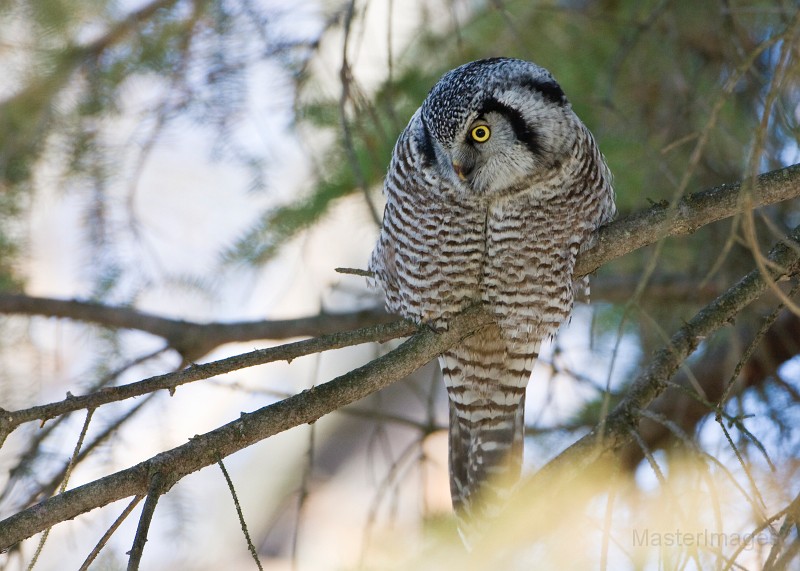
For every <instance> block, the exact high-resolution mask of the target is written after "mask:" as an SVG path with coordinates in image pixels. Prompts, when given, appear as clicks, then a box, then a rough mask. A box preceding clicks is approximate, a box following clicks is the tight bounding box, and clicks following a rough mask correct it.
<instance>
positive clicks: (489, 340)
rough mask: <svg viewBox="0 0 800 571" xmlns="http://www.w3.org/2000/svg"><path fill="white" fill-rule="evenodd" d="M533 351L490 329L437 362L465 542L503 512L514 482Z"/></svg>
mask: <svg viewBox="0 0 800 571" xmlns="http://www.w3.org/2000/svg"><path fill="white" fill-rule="evenodd" d="M537 350H538V347H525V348H523V349H519V348H517V349H516V350H511V349H510V348H509V346H508V344H507V342H506V341H505V340H503V339H502V338H501V337H500V333H499V330H498V329H497V328H496V327H489V328H486V329H483V330H481V331H480V332H478V333H477V334H475V335H473V336H471V337H469V338H467V339H465V340H464V341H462V342H461V344H459V345H458V346H457V347H455V348H453V349H452V350H450V351H448V352H447V353H445V354H444V355H442V357H441V358H440V363H441V366H442V373H443V376H444V379H445V385H446V387H447V392H448V395H449V397H450V399H449V400H450V439H449V440H450V493H451V495H452V498H453V507H454V508H455V511H456V515H457V516H458V517H459V520H460V522H459V528H460V531H461V533H462V538H464V540H465V543H469V542H470V540H471V539H472V538H474V536H475V535H476V534H477V533H479V532H480V529H481V528H483V527H484V526H485V524H486V522H487V520H491V519H492V518H493V517H495V516H496V515H498V514H499V513H500V511H502V509H503V508H504V506H505V504H506V502H507V500H508V497H509V495H510V494H511V492H512V491H513V489H514V486H515V485H516V483H517V481H518V480H519V476H520V472H521V469H522V449H523V439H524V431H525V420H524V414H525V387H526V385H527V383H528V379H529V378H530V375H531V369H532V368H533V363H534V362H535V359H536V356H537Z"/></svg>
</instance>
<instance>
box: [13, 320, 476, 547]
mask: <svg viewBox="0 0 800 571" xmlns="http://www.w3.org/2000/svg"><path fill="white" fill-rule="evenodd" d="M489 320H490V317H489V316H488V315H487V314H486V313H485V312H484V311H483V310H482V308H480V307H475V308H472V309H469V310H467V311H465V312H464V313H462V314H461V315H459V316H457V317H456V318H454V319H453V321H452V324H451V327H450V329H449V330H448V331H445V332H443V333H441V334H437V333H435V332H434V331H432V330H430V329H421V330H420V331H419V332H418V333H417V334H416V335H414V336H413V337H411V338H410V339H408V340H407V341H405V342H404V343H403V344H402V345H400V346H399V347H398V348H397V349H395V350H393V351H391V352H390V353H387V354H386V355H384V356H382V357H379V358H378V359H375V360H374V361H371V362H370V363H368V364H366V365H364V366H363V367H359V368H357V369H354V370H352V371H350V372H348V373H346V374H344V375H342V376H340V377H337V378H336V379H334V380H332V381H330V382H327V383H324V384H322V385H319V386H316V387H314V388H312V389H309V390H307V391H303V392H301V393H299V394H296V395H294V396H291V397H289V398H287V399H284V400H282V401H279V402H277V403H274V404H272V405H269V406H266V407H264V408H261V409H259V410H257V411H255V412H252V413H248V414H242V415H241V417H240V418H239V419H237V420H235V421H233V422H230V423H228V424H226V425H223V426H221V427H220V428H217V429H216V430H212V431H211V432H207V433H205V434H203V435H200V436H196V437H194V438H192V439H191V440H190V441H189V442H187V443H186V444H183V445H182V446H178V447H177V448H173V449H172V450H168V451H166V452H162V453H161V454H158V455H156V456H153V457H152V458H150V459H149V460H146V461H144V462H142V463H140V464H137V465H136V466H133V467H131V468H127V469H125V470H121V471H119V472H116V473H114V474H111V475H109V476H106V477H104V478H100V479H99V480H95V481H94V482H91V483H88V484H85V485H83V486H80V487H78V488H75V489H73V490H68V491H66V492H64V493H63V494H59V495H58V496H55V497H52V498H49V499H47V500H45V501H43V502H41V503H39V504H37V505H35V506H32V507H30V508H28V509H26V510H24V511H21V512H19V513H17V514H14V515H12V516H11V517H9V518H7V519H5V520H3V521H2V522H0V550H3V549H7V548H8V547H10V546H12V545H14V544H15V543H17V542H19V541H21V540H23V539H25V538H27V537H30V536H31V535H34V534H35V533H38V532H39V531H41V530H42V529H46V528H48V527H50V526H52V525H55V524H56V523H58V522H60V521H65V520H68V519H72V518H74V517H76V516H78V515H80V514H82V513H84V512H87V511H89V510H92V509H95V508H97V507H100V506H104V505H106V504H109V503H111V502H114V501H117V500H120V499H122V498H126V497H130V496H135V495H143V494H146V493H147V492H148V488H149V482H150V475H151V474H155V473H160V474H162V475H163V477H164V489H168V488H169V487H170V486H172V485H173V484H174V483H175V482H177V481H178V480H180V479H181V478H183V477H184V476H186V475H187V474H191V473H192V472H195V471H197V470H199V469H201V468H204V467H206V466H209V465H211V464H216V463H217V462H219V460H220V459H221V458H225V457H227V456H229V455H230V454H233V453H234V452H236V451H238V450H241V449H243V448H246V447H248V446H250V445H252V444H254V443H256V442H258V441H260V440H263V439H265V438H269V437H270V436H273V435H274V434H277V433H279V432H283V431H284V430H288V429H289V428H293V427H295V426H299V425H301V424H308V423H310V422H314V421H316V420H317V419H318V418H320V417H321V416H323V415H325V414H328V413H329V412H332V411H334V410H337V409H339V408H341V407H343V406H346V405H348V404H350V403H352V402H355V401H357V400H359V399H361V398H364V397H365V396H367V395H369V394H371V393H373V392H375V391H377V390H380V389H382V388H384V387H386V386H388V385H390V384H391V383H393V382H395V381H398V380H400V379H402V378H404V377H406V376H407V375H409V374H411V373H412V372H414V371H415V370H416V369H418V368H419V367H421V366H422V365H424V364H425V363H427V362H428V361H430V360H431V359H433V358H434V357H436V356H437V355H439V354H440V353H442V352H443V351H445V350H447V348H448V347H451V346H452V345H454V344H455V343H456V342H458V341H459V340H460V339H462V338H464V337H466V336H468V335H469V334H471V333H472V332H474V331H475V330H476V329H478V328H479V327H481V326H482V325H485V324H487V323H488V322H489ZM189 370H191V369H189Z"/></svg>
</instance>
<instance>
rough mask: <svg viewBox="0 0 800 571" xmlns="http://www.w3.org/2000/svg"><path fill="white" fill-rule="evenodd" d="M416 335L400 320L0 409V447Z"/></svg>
mask: <svg viewBox="0 0 800 571" xmlns="http://www.w3.org/2000/svg"><path fill="white" fill-rule="evenodd" d="M415 331H417V327H416V326H415V325H414V324H412V323H411V322H409V321H405V320H399V321H395V322H393V323H390V324H387V325H376V326H373V327H364V328H362V329H357V330H355V331H346V332H341V333H332V334H330V335H325V336H323V337H316V338H314V339H307V340H304V341H297V342H295V343H288V344H286V345H281V346H279V347H269V348H267V349H257V350H255V351H250V352H249V353H242V354H240V355H234V356H233V357H228V358H227V359H220V360H219V361H212V362H211V363H204V364H202V365H192V366H190V367H187V368H186V369H182V370H180V371H176V372H174V373H166V374H163V375H156V376H155V377H150V378H149V379H144V380H142V381H138V382H135V383H129V384H127V385H122V386H119V387H111V388H106V389H102V390H100V391H96V392H93V393H90V394H88V395H81V396H73V395H68V396H67V398H66V399H64V400H61V401H57V402H53V403H48V404H44V405H40V406H34V407H30V408H26V409H23V410H18V411H6V410H3V409H0V444H2V442H3V441H4V440H5V437H6V436H8V434H10V433H11V432H12V431H13V430H14V429H15V428H16V427H17V426H19V425H20V424H22V423H25V422H30V421H32V420H42V421H46V420H48V419H50V418H54V417H56V416H59V415H62V414H66V413H69V412H73V411H76V410H81V409H84V408H87V409H88V408H97V407H99V406H102V405H104V404H108V403H111V402H117V401H121V400H126V399H129V398H133V397H137V396H141V395H145V394H148V393H152V392H154V391H158V390H163V389H167V390H170V391H172V390H174V389H175V388H176V387H178V386H180V385H184V384H186V383H191V382H194V381H199V380H202V379H208V378H211V377H216V376H218V375H223V374H225V373H230V372H231V371H238V370H239V369H244V368H247V367H254V366H256V365H263V364H266V363H272V362H275V361H289V362H291V361H292V360H293V359H296V358H298V357H302V356H304V355H311V354H314V353H320V352H322V351H329V350H332V349H341V348H342V347H349V346H351V345H358V344H360V343H372V342H379V343H381V342H385V341H389V340H391V339H396V338H397V337H405V336H407V335H411V334H412V333H414V332H415Z"/></svg>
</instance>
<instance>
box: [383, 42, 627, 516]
mask: <svg viewBox="0 0 800 571" xmlns="http://www.w3.org/2000/svg"><path fill="white" fill-rule="evenodd" d="M384 192H385V193H386V197H387V203H386V209H385V211H384V215H383V225H382V228H381V232H380V237H379V239H378V243H377V245H376V246H375V249H374V251H373V252H372V256H371V259H370V262H369V269H370V270H371V271H372V272H373V274H374V276H375V279H376V280H377V282H379V284H380V286H381V287H382V288H383V290H384V292H385V294H386V305H387V308H388V310H389V311H391V312H393V313H398V314H400V315H403V316H405V317H407V318H410V319H412V320H414V321H416V322H417V323H428V324H430V325H432V326H433V327H434V328H446V327H447V325H448V321H449V320H450V319H451V318H452V317H453V316H454V315H455V314H457V313H459V312H460V311H462V310H464V309H466V308H467V307H468V306H470V305H473V304H475V303H478V302H482V303H483V304H484V305H485V306H486V308H487V309H488V310H489V312H490V313H491V314H492V315H493V316H494V321H493V323H492V324H491V325H488V326H486V327H484V328H483V329H481V330H479V331H478V332H477V333H475V334H474V335H472V336H470V337H468V338H466V339H464V340H463V341H462V342H461V343H460V344H459V345H457V346H455V347H454V348H453V349H451V350H449V351H447V352H446V353H444V354H443V355H442V356H441V357H440V358H439V362H440V364H441V368H442V373H443V377H444V382H445V386H446V388H447V392H448V395H449V405H450V437H449V447H450V462H449V463H450V491H451V494H452V498H453V506H454V508H455V510H456V513H457V514H458V515H459V516H460V518H461V519H462V528H463V526H464V525H466V526H467V528H473V527H474V526H475V525H476V524H477V523H478V522H481V521H485V520H486V518H487V516H492V515H494V514H496V513H497V511H498V510H499V509H500V508H501V507H502V506H503V504H504V503H505V499H506V497H507V495H508V493H509V490H510V489H511V488H512V487H513V485H514V483H516V481H517V480H518V479H519V475H520V470H521V464H522V447H523V436H524V420H523V415H524V407H525V388H526V385H527V383H528V379H529V378H530V376H531V370H532V368H533V364H534V362H535V360H536V358H537V356H538V351H539V345H540V343H541V342H542V341H543V340H544V339H546V338H549V337H552V336H553V335H554V334H555V333H556V331H557V330H558V328H559V326H560V325H561V324H562V323H564V322H565V321H566V320H567V319H568V318H569V315H570V312H571V311H572V306H573V300H574V294H575V291H576V289H578V287H582V285H583V282H581V283H575V282H574V281H573V267H574V265H575V259H576V257H577V255H578V253H579V252H581V251H582V250H583V249H585V248H586V247H588V245H589V243H590V242H591V240H592V236H593V234H594V232H595V230H597V228H598V227H599V226H600V225H602V224H604V223H606V222H607V221H609V220H610V219H611V218H612V217H613V216H614V214H615V207H614V192H613V189H612V186H611V175H610V173H609V170H608V167H607V166H606V164H605V161H604V159H603V156H602V155H601V154H600V151H599V150H598V148H597V145H596V144H595V141H594V138H593V137H592V135H591V133H590V132H589V130H588V129H587V128H586V126H585V125H584V124H583V123H582V122H581V121H580V119H578V117H577V116H576V115H575V113H574V112H573V111H572V108H571V106H570V104H569V102H568V101H567V98H566V97H565V96H564V92H563V91H562V90H561V87H560V86H559V84H558V83H557V82H556V80H555V79H554V78H553V76H552V75H551V74H550V73H549V72H548V71H547V70H545V69H543V68H541V67H539V66H537V65H535V64H533V63H530V62H526V61H522V60H518V59H510V58H493V59H485V60H480V61H475V62H472V63H468V64H465V65H462V66H461V67H458V68H456V69H454V70H452V71H450V72H448V73H446V74H445V75H444V76H443V77H442V78H441V79H440V80H439V82H438V83H437V84H436V85H435V86H434V87H433V89H431V91H430V93H429V94H428V96H427V97H426V99H425V100H424V101H423V103H422V106H421V107H420V108H419V109H418V110H417V111H416V112H415V113H414V115H413V116H412V117H411V121H410V122H409V124H408V126H407V127H406V129H405V130H404V131H403V133H402V134H401V135H400V137H399V139H398V141H397V144H396V145H395V148H394V153H393V156H392V160H391V164H390V166H389V171H388V174H387V175H386V179H385V183H384ZM463 531H468V530H467V529H464V530H463Z"/></svg>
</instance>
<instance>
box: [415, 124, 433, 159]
mask: <svg viewBox="0 0 800 571" xmlns="http://www.w3.org/2000/svg"><path fill="white" fill-rule="evenodd" d="M419 118H420V121H421V123H422V137H421V138H418V140H417V143H418V144H419V148H420V150H421V151H422V157H423V159H422V160H423V163H424V164H425V166H431V165H432V164H434V163H435V162H436V149H435V148H433V138H432V137H431V131H430V129H428V122H427V121H425V116H424V115H422V114H420V117H419Z"/></svg>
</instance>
